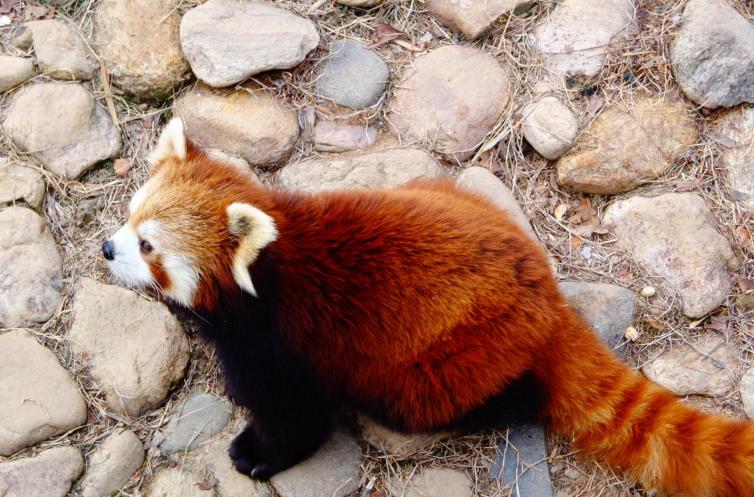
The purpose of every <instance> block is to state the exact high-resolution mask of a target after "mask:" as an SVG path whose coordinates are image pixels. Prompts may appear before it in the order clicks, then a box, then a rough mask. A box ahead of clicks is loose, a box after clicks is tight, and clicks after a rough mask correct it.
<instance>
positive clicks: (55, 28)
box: [25, 19, 97, 80]
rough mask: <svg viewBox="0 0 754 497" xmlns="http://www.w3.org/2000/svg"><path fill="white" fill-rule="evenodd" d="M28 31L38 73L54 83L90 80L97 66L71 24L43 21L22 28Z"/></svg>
mask: <svg viewBox="0 0 754 497" xmlns="http://www.w3.org/2000/svg"><path fill="white" fill-rule="evenodd" d="M25 26H26V27H27V28H28V29H29V30H30V31H31V38H32V43H33V45H34V54H35V55H36V58H37V65H38V66H39V71H40V72H41V73H42V74H45V75H47V76H49V77H51V78H54V79H64V80H89V79H92V77H93V76H94V74H95V71H96V70H97V64H96V63H95V62H94V60H93V59H92V58H91V57H90V56H89V52H88V49H87V48H86V45H85V44H84V40H83V39H81V35H80V34H79V32H78V31H77V30H76V27H75V26H73V25H72V24H71V23H70V22H68V21H64V20H61V19H44V20H41V21H31V22H28V23H26V24H25Z"/></svg>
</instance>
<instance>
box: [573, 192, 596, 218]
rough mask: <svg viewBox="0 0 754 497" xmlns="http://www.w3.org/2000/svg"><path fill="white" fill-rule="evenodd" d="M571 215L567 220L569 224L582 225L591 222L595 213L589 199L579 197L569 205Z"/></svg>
mask: <svg viewBox="0 0 754 497" xmlns="http://www.w3.org/2000/svg"><path fill="white" fill-rule="evenodd" d="M571 209H572V210H573V214H572V215H571V217H569V218H568V222H569V223H573V224H582V223H586V222H589V221H591V220H592V219H593V218H595V217H596V216H597V211H596V210H595V209H594V208H593V207H592V201H591V200H589V197H581V198H580V199H578V200H574V201H573V203H572V204H571Z"/></svg>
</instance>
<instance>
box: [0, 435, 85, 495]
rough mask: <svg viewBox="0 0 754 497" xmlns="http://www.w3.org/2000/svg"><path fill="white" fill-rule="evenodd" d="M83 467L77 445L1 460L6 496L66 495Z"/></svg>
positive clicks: (2, 489) (1, 482) (1, 491)
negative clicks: (30, 455) (11, 459)
mask: <svg viewBox="0 0 754 497" xmlns="http://www.w3.org/2000/svg"><path fill="white" fill-rule="evenodd" d="M83 470H84V458H83V457H81V452H79V450H78V449H77V448H75V447H55V448H52V449H48V450H45V451H43V452H40V453H39V454H38V455H36V456H35V457H26V458H23V459H17V460H15V461H11V462H4V463H0V495H2V496H3V497H42V496H44V497H65V496H66V495H68V492H69V490H70V489H71V486H72V485H73V482H75V481H76V480H77V479H78V477H79V475H80V474H81V472H82V471H83Z"/></svg>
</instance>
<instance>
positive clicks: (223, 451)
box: [194, 436, 272, 497]
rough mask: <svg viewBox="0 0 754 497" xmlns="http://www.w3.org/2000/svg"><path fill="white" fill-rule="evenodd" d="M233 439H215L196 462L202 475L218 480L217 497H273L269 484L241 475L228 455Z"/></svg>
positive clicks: (216, 486) (199, 455) (202, 450)
mask: <svg viewBox="0 0 754 497" xmlns="http://www.w3.org/2000/svg"><path fill="white" fill-rule="evenodd" d="M231 440H232V437H227V436H222V437H218V438H215V439H213V440H212V441H211V442H209V443H208V444H207V445H205V446H204V447H202V448H201V449H200V450H197V451H195V453H196V452H200V454H198V457H197V459H196V462H194V465H195V466H196V467H198V469H199V472H200V473H209V474H211V475H212V477H214V478H215V479H216V480H217V484H216V485H215V491H216V492H217V497H272V489H271V488H270V485H269V483H267V482H260V481H257V480H254V479H252V478H249V477H248V476H246V475H244V474H241V473H239V472H238V471H236V469H235V468H234V467H233V462H232V461H231V460H230V456H229V455H228V449H229V448H230V442H231Z"/></svg>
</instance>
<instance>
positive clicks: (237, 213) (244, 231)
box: [226, 202, 278, 297]
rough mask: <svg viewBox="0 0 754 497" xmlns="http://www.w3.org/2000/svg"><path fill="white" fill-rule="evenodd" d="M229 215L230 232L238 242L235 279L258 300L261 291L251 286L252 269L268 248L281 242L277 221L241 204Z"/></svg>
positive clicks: (232, 206)
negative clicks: (250, 267) (261, 252)
mask: <svg viewBox="0 0 754 497" xmlns="http://www.w3.org/2000/svg"><path fill="white" fill-rule="evenodd" d="M226 212H227V213H228V231H229V232H230V234H231V236H233V237H234V238H235V239H236V240H238V246H237V247H236V251H235V253H234V254H233V262H232V271H233V278H234V279H235V280H236V283H238V286H240V287H241V288H242V289H243V290H245V291H247V292H249V293H250V294H252V295H254V296H255V297H256V296H257V291H256V289H255V288H254V284H253V283H252V282H251V276H250V275H249V266H250V265H251V264H252V263H253V262H254V260H255V259H256V258H257V256H258V255H259V252H260V251H261V250H262V249H263V248H264V247H266V246H267V245H268V244H270V243H272V242H274V241H275V240H276V239H277V236H278V230H277V226H276V225H275V220H274V219H273V218H272V217H271V216H269V215H268V214H266V213H264V212H262V211H261V210H259V209H257V208H256V207H254V206H253V205H250V204H245V203H241V202H234V203H232V204H230V205H229V206H228V207H227V209H226Z"/></svg>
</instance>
